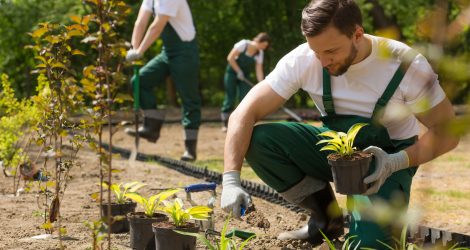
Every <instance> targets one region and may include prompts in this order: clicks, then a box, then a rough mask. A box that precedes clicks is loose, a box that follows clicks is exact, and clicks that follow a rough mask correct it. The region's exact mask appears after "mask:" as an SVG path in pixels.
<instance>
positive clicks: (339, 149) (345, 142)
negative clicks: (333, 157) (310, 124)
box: [317, 123, 368, 157]
mask: <svg viewBox="0 0 470 250" xmlns="http://www.w3.org/2000/svg"><path fill="white" fill-rule="evenodd" d="M366 125H368V124H367V123H356V124H354V125H352V126H351V128H349V130H348V132H347V133H344V132H336V131H333V130H329V131H325V132H323V133H320V134H319V136H325V137H330V139H323V140H320V141H319V142H317V145H318V144H323V143H326V144H327V145H326V146H324V147H322V148H321V149H320V151H324V150H331V151H334V152H335V153H337V154H339V155H340V156H342V157H343V156H349V155H352V154H353V153H354V152H356V147H354V139H355V138H356V135H357V133H358V132H359V130H360V129H361V128H362V127H364V126H366Z"/></svg>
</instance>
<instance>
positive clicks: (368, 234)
mask: <svg viewBox="0 0 470 250" xmlns="http://www.w3.org/2000/svg"><path fill="white" fill-rule="evenodd" d="M326 130H328V128H326V127H315V126H311V125H308V124H301V123H291V122H282V123H266V124H261V125H257V126H255V128H254V131H253V135H252V138H251V142H250V146H249V149H248V152H247V154H246V160H247V161H248V163H249V164H250V165H251V167H252V168H253V170H254V171H255V172H256V174H257V175H258V176H259V177H260V178H261V179H262V180H263V181H264V182H265V183H266V184H267V185H269V186H270V187H272V188H274V189H275V190H276V191H278V192H280V193H282V192H284V191H286V190H288V189H290V188H291V187H293V186H295V185H296V184H297V183H299V182H300V181H301V180H302V179H304V177H305V176H310V177H312V178H315V179H318V180H323V181H325V182H332V181H333V178H332V173H331V170H330V166H329V165H328V162H327V158H326V157H327V155H328V153H329V152H328V151H320V148H321V147H323V146H324V144H321V145H316V143H317V142H318V141H319V140H321V139H324V138H320V137H319V136H318V134H319V133H321V132H323V131H326ZM372 171H373V169H371V170H370V172H372ZM413 173H414V171H413V170H410V171H409V170H408V169H406V170H401V171H398V172H396V173H394V174H393V175H392V176H391V177H390V178H388V179H387V181H386V182H385V183H384V184H383V186H382V187H381V188H380V190H379V192H378V193H377V194H374V195H371V196H368V197H367V196H354V197H353V196H350V197H348V204H347V206H348V209H350V211H351V212H352V213H353V216H352V217H353V218H352V221H351V224H350V228H349V230H350V232H349V235H350V236H353V235H355V236H354V237H355V238H353V239H354V240H355V242H356V243H357V242H359V241H360V246H361V247H371V248H376V249H386V247H385V246H384V245H383V244H382V243H380V242H378V240H380V241H382V242H384V243H386V244H393V240H392V235H393V236H394V235H395V233H392V231H391V226H390V225H389V224H388V223H387V224H386V225H383V224H381V223H378V222H377V221H370V220H367V219H365V217H367V215H364V214H360V213H359V214H358V211H357V210H356V209H355V208H357V206H358V205H363V206H364V205H366V206H369V207H370V206H375V205H377V204H379V203H381V202H380V201H385V202H382V203H387V204H393V205H394V206H397V207H398V208H402V209H406V207H407V206H408V202H409V196H410V186H411V179H412V175H413ZM359 203H360V204H359Z"/></svg>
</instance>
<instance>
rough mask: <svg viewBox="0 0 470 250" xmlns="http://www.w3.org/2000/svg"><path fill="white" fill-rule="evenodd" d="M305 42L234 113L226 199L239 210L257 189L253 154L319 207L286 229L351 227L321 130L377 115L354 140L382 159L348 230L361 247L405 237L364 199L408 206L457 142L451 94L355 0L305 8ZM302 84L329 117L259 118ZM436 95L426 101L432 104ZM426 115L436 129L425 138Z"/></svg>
mask: <svg viewBox="0 0 470 250" xmlns="http://www.w3.org/2000/svg"><path fill="white" fill-rule="evenodd" d="M301 30H302V33H303V35H304V36H305V38H306V41H307V42H306V43H304V44H301V45H300V46H298V47H297V48H295V49H294V50H292V51H291V52H290V53H288V54H287V55H285V56H284V57H283V58H282V59H281V60H280V61H279V62H278V64H277V66H276V68H275V69H274V70H273V71H272V72H271V73H270V74H269V75H268V76H267V77H266V79H265V80H263V81H262V82H261V83H258V84H257V85H256V86H255V87H254V88H253V89H252V90H251V91H250V92H249V93H248V94H247V95H246V96H245V98H244V99H243V101H242V102H241V103H240V104H239V105H238V107H237V108H236V109H235V110H234V112H233V113H232V114H231V116H230V119H229V124H228V130H227V137H226V141H225V151H224V174H223V181H222V184H223V189H222V195H221V208H222V209H224V210H225V211H227V212H231V213H232V214H233V215H234V216H235V217H237V216H240V211H241V210H240V207H241V206H246V207H247V206H248V205H249V203H250V202H251V198H250V196H249V195H248V194H247V193H246V191H245V190H243V188H242V187H241V182H240V171H241V166H242V163H243V158H244V157H245V158H246V160H247V162H248V163H249V164H250V166H251V167H252V169H253V170H254V171H255V172H256V174H257V175H258V176H259V177H260V178H261V179H262V180H263V181H264V182H265V183H267V184H268V185H269V186H271V187H272V188H274V189H275V190H277V191H278V192H279V193H280V195H281V196H282V197H284V198H285V199H286V200H288V201H290V202H292V203H295V204H297V205H299V206H301V207H303V208H304V209H306V210H307V211H309V212H310V214H311V216H310V219H309V221H308V223H307V225H305V226H304V227H302V228H300V229H299V230H294V231H287V232H283V233H281V234H280V235H279V236H278V238H279V239H282V240H286V239H302V240H308V241H309V242H311V243H312V244H313V245H317V244H320V243H321V242H322V238H323V237H322V235H321V234H320V230H321V231H322V232H323V233H325V235H326V236H327V237H328V238H330V239H332V238H335V237H337V236H339V235H341V234H342V233H343V218H342V214H341V213H340V212H339V211H340V208H339V207H338V203H337V202H336V199H335V195H334V193H333V190H332V188H331V186H330V184H329V182H331V181H332V180H333V179H332V173H331V168H330V167H329V166H328V162H327V159H326V156H327V154H328V151H320V148H321V147H322V146H323V145H317V142H318V141H319V140H321V139H323V138H322V137H320V136H318V135H319V134H320V133H321V132H323V131H327V130H335V131H342V132H346V131H347V130H348V129H349V128H350V127H351V125H353V124H355V123H358V122H366V123H369V125H368V126H365V127H363V128H362V129H361V130H360V131H359V134H358V137H357V138H356V140H355V144H356V146H357V147H358V148H359V149H365V151H366V152H370V153H373V155H374V157H375V163H374V164H372V165H371V169H370V170H369V172H370V174H369V176H367V177H366V178H365V179H364V183H366V184H369V185H370V186H369V188H368V190H367V191H366V192H365V193H364V194H363V195H354V196H348V209H351V211H352V218H351V222H350V228H349V235H350V236H355V238H352V240H354V244H353V245H352V246H353V248H357V249H359V248H362V247H368V248H373V249H386V247H385V246H384V245H383V244H382V243H381V242H383V243H385V244H390V245H392V244H393V241H392V237H394V236H396V235H395V234H394V231H393V230H392V228H391V224H390V223H386V224H382V223H379V221H376V220H375V219H373V218H370V216H369V217H368V215H370V214H365V213H363V210H357V206H356V205H357V204H361V205H366V206H368V207H369V208H370V209H372V210H373V209H374V208H376V205H377V204H384V203H385V204H394V205H396V204H401V206H400V208H406V207H407V206H408V201H409V198H410V188H411V181H412V177H413V175H414V173H415V172H416V170H417V166H418V165H420V164H423V163H425V162H428V161H430V160H432V159H434V158H436V157H438V156H440V155H442V154H444V153H446V152H448V151H450V150H452V149H453V148H454V147H456V145H457V144H458V141H459V138H458V137H456V136H454V135H453V134H452V133H451V132H450V131H449V130H448V129H447V125H449V123H450V122H452V120H453V119H454V116H455V115H454V111H453V109H452V105H451V103H450V101H449V99H448V98H447V97H446V95H445V93H444V91H443V90H442V88H441V87H440V85H439V80H438V77H437V75H436V74H435V73H434V71H433V69H432V68H431V66H430V64H429V63H428V62H427V60H426V58H425V57H423V56H422V55H421V54H419V53H417V52H415V51H414V50H413V49H412V48H410V47H409V46H407V45H405V44H403V43H401V42H398V41H395V40H392V39H387V38H383V37H377V36H372V35H368V34H365V33H364V29H363V27H362V16H361V12H360V9H359V8H358V6H357V5H356V3H355V2H354V1H353V0H313V1H311V2H310V3H309V4H308V5H307V6H306V7H305V8H304V10H303V12H302V21H301ZM299 89H303V90H305V91H306V92H307V93H308V94H309V95H310V97H311V98H312V99H313V100H314V102H315V104H316V106H317V108H318V110H319V111H320V112H321V114H322V121H323V126H321V127H317V126H311V125H308V124H303V123H293V122H279V123H263V124H259V125H257V126H255V123H256V122H258V121H259V120H261V119H262V118H263V117H265V116H266V115H268V114H270V113H272V112H274V111H276V110H277V109H279V107H281V106H282V105H283V103H284V102H285V101H286V100H288V99H289V98H290V97H291V96H292V95H293V94H294V93H296V92H297V91H298V90H299ZM423 104H427V105H423ZM419 122H420V123H422V124H423V125H424V126H425V127H426V128H427V130H426V131H425V132H424V133H423V134H422V136H420V137H419V138H418V135H419V134H420V125H419Z"/></svg>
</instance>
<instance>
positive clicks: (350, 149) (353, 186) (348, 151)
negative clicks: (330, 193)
mask: <svg viewBox="0 0 470 250" xmlns="http://www.w3.org/2000/svg"><path fill="white" fill-rule="evenodd" d="M366 125H368V124H367V123H356V124H354V125H352V126H351V127H350V128H349V130H348V132H347V133H344V132H336V131H333V130H329V131H325V132H323V133H321V134H319V136H324V137H329V139H323V140H320V141H319V142H317V145H318V144H323V143H326V144H327V145H326V146H324V147H322V148H321V149H320V151H323V150H330V151H333V153H330V154H329V155H328V157H327V159H328V164H330V166H331V168H332V171H331V172H332V174H333V181H334V183H335V189H336V192H338V193H340V194H362V193H364V192H365V191H366V190H367V185H366V184H364V182H363V179H364V178H365V177H366V176H367V174H368V171H369V165H370V163H371V161H372V154H370V153H365V152H362V151H360V150H357V148H356V147H354V138H355V137H356V135H357V133H358V132H359V130H360V129H361V128H362V127H364V126H366Z"/></svg>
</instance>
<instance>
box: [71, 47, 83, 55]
mask: <svg viewBox="0 0 470 250" xmlns="http://www.w3.org/2000/svg"><path fill="white" fill-rule="evenodd" d="M71 53H72V55H81V56H85V53H83V52H81V51H80V50H78V49H74V50H72V52H71Z"/></svg>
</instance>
